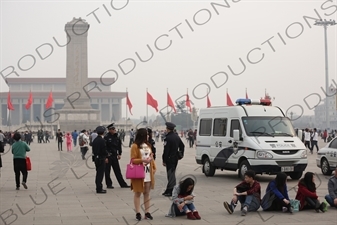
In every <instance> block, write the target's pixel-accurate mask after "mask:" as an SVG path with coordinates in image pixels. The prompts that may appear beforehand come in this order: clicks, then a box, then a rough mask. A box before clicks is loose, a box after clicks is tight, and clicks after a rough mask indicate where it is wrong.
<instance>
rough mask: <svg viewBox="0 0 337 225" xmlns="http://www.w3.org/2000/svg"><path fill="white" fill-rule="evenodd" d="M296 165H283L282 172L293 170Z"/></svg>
mask: <svg viewBox="0 0 337 225" xmlns="http://www.w3.org/2000/svg"><path fill="white" fill-rule="evenodd" d="M293 171H294V167H293V166H283V167H281V172H293Z"/></svg>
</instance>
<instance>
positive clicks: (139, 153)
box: [130, 128, 156, 221]
mask: <svg viewBox="0 0 337 225" xmlns="http://www.w3.org/2000/svg"><path fill="white" fill-rule="evenodd" d="M130 155H131V162H132V163H133V164H141V163H143V165H144V169H145V178H144V179H131V190H133V192H134V193H135V195H134V199H133V200H134V204H135V208H136V212H137V214H136V219H137V220H138V221H140V220H141V219H142V216H141V214H140V196H141V194H142V193H143V196H144V205H145V212H146V213H145V219H150V220H152V219H153V217H152V216H151V214H150V212H149V208H150V189H154V184H155V179H154V174H155V172H156V164H155V162H154V159H153V153H152V151H151V144H150V143H149V142H148V133H147V130H146V129H145V128H141V129H139V130H138V131H137V135H136V139H135V141H134V143H133V144H132V146H131V151H130Z"/></svg>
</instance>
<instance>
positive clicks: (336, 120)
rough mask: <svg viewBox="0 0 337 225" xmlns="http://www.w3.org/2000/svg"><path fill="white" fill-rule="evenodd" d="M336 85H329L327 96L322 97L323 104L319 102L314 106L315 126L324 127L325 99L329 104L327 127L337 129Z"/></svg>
mask: <svg viewBox="0 0 337 225" xmlns="http://www.w3.org/2000/svg"><path fill="white" fill-rule="evenodd" d="M336 93H337V92H336V87H335V86H333V85H331V86H330V89H329V90H328V96H331V97H328V98H325V99H322V102H323V104H320V105H318V106H316V107H315V126H316V127H319V128H321V129H326V128H327V127H326V119H325V112H326V109H325V101H326V100H328V105H329V118H330V127H329V129H330V130H331V129H334V130H335V129H337V110H336V109H337V106H336V104H337V99H336V97H337V96H336Z"/></svg>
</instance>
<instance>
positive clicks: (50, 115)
mask: <svg viewBox="0 0 337 225" xmlns="http://www.w3.org/2000/svg"><path fill="white" fill-rule="evenodd" d="M113 82H114V78H104V84H112V83H113ZM7 83H8V86H9V90H10V95H11V102H12V104H13V106H14V110H11V111H9V110H8V109H7V95H8V92H0V106H1V107H0V118H1V120H0V122H1V124H0V125H1V126H15V125H20V124H27V123H28V124H29V123H43V124H44V123H57V119H58V117H57V114H55V110H59V109H62V108H63V105H64V104H65V101H67V97H69V96H66V78H7ZM88 83H89V85H88V86H87V93H88V95H89V96H90V104H91V107H92V108H93V109H98V110H100V119H101V122H105V123H106V122H110V121H118V120H120V119H121V117H122V104H121V102H122V99H123V98H125V97H126V93H125V92H112V91H111V90H110V86H107V85H103V84H102V81H101V79H100V78H88ZM30 92H31V93H32V95H33V104H32V105H31V107H30V108H29V109H28V110H27V109H26V108H25V105H26V103H27V101H28V97H29V93H30ZM50 92H52V95H53V100H54V101H53V105H52V107H51V108H49V109H48V110H47V109H46V102H47V99H48V96H49V94H50ZM70 99H76V95H74V96H72V97H70ZM73 101H74V100H73Z"/></svg>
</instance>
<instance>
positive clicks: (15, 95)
mask: <svg viewBox="0 0 337 225" xmlns="http://www.w3.org/2000/svg"><path fill="white" fill-rule="evenodd" d="M49 93H50V92H49V91H48V92H32V95H33V98H46V99H47V98H48V96H49ZM52 93H53V98H54V99H65V98H66V97H67V96H66V94H67V93H66V92H65V91H64V92H52ZM7 94H8V92H0V99H7ZM88 94H89V96H90V97H91V98H121V99H123V98H125V97H126V92H107V91H102V92H88ZM28 96H29V92H27V91H21V92H11V98H12V99H13V98H16V99H17V98H24V99H26V98H28ZM75 96H76V95H75Z"/></svg>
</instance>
